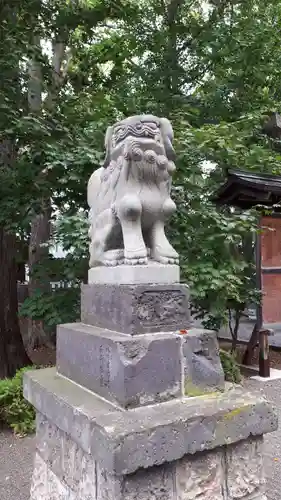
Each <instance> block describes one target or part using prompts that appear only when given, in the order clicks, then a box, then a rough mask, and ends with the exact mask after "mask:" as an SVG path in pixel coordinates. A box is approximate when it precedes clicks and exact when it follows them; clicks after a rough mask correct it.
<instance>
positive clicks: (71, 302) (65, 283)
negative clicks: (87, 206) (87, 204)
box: [20, 212, 89, 331]
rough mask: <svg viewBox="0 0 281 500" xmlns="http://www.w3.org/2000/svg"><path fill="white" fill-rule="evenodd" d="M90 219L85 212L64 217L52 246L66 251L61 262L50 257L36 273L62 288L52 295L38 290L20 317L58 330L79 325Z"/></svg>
mask: <svg viewBox="0 0 281 500" xmlns="http://www.w3.org/2000/svg"><path fill="white" fill-rule="evenodd" d="M88 227H89V226H88V220H87V217H86V214H85V213H84V212H82V213H78V214H77V215H73V216H60V217H59V218H58V219H57V221H56V223H55V224H54V228H53V236H52V239H51V241H50V242H49V243H48V245H49V247H50V248H51V249H54V248H57V247H58V246H59V247H60V249H61V250H62V251H64V252H65V257H63V258H60V259H54V258H51V257H50V258H49V259H48V260H46V261H44V262H41V263H40V264H39V265H38V266H37V267H36V269H35V270H34V275H35V276H36V279H37V280H41V281H44V280H51V281H53V282H58V286H59V287H58V288H55V289H54V290H50V291H49V292H41V291H39V290H37V291H36V292H35V293H34V294H33V295H32V296H31V297H28V298H27V299H26V300H25V301H24V303H23V304H22V306H21V308H20V315H21V316H25V317H29V318H32V319H34V320H40V321H43V322H44V325H45V328H46V329H48V330H50V331H54V329H55V327H56V325H57V324H61V323H71V322H75V321H77V320H78V319H79V317H80V285H81V282H83V281H85V280H86V279H87V271H88V258H87V248H88Z"/></svg>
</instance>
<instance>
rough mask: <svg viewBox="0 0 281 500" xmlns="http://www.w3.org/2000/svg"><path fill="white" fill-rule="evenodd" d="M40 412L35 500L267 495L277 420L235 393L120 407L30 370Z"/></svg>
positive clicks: (259, 403) (27, 383)
mask: <svg viewBox="0 0 281 500" xmlns="http://www.w3.org/2000/svg"><path fill="white" fill-rule="evenodd" d="M24 393H25V396H26V397H27V399H28V400H29V401H30V402H31V403H32V404H34V405H35V407H36V409H37V453H36V457H35V464H34V473H33V479H32V488H31V498H30V500H53V499H56V500H138V499H142V500H151V499H152V498H153V499H155V500H199V499H201V498H202V499H203V498H204V500H238V499H239V500H265V499H266V497H265V496H264V477H263V467H262V435H263V434H264V433H265V432H270V431H272V430H275V429H276V427H277V417H276V414H275V413H274V411H273V410H272V408H271V406H270V405H268V404H267V403H266V402H265V401H264V400H263V399H262V398H260V397H258V396H255V395H252V394H248V393H245V392H244V391H243V390H242V389H235V390H230V391H228V392H226V393H224V394H222V395H220V396H213V397H211V396H208V397H207V398H205V397H201V398H190V399H181V400H175V401H170V402H168V403H161V404H159V405H152V406H148V407H144V408H138V409H134V410H127V411H124V410H123V411H121V410H120V409H119V410H118V409H117V408H116V407H114V406H113V405H111V404H110V403H107V402H106V401H104V400H102V399H100V398H98V397H96V396H95V395H94V394H91V393H90V392H89V391H86V390H85V389H83V388H82V387H79V386H77V385H75V384H74V383H72V382H70V381H67V380H66V379H63V378H61V377H59V376H57V375H56V373H55V370H54V369H46V370H39V371H35V372H31V373H28V374H26V375H25V380H24Z"/></svg>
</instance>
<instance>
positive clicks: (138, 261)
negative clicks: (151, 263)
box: [124, 257, 148, 266]
mask: <svg viewBox="0 0 281 500" xmlns="http://www.w3.org/2000/svg"><path fill="white" fill-rule="evenodd" d="M147 262H148V259H147V257H141V258H133V259H132V258H130V259H125V261H124V263H125V264H127V265H128V266H137V265H140V264H147Z"/></svg>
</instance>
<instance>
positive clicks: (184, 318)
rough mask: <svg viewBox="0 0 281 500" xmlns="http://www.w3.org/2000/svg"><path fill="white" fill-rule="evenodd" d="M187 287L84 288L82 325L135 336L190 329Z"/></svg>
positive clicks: (97, 285) (132, 286)
mask: <svg viewBox="0 0 281 500" xmlns="http://www.w3.org/2000/svg"><path fill="white" fill-rule="evenodd" d="M188 296H189V294H188V287H187V286H186V285H181V284H174V285H149V284H148V285H103V284H95V285H82V293H81V321H82V322H83V323H86V324H87V325H94V326H98V327H100V328H107V329H108V330H113V331H117V332H121V333H127V334H131V335H136V334H142V333H153V332H175V331H177V330H180V329H185V328H188V327H189V326H190V313H189V303H188Z"/></svg>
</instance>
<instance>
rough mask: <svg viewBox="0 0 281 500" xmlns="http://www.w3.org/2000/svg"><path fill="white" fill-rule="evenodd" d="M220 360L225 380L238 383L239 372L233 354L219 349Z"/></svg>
mask: <svg viewBox="0 0 281 500" xmlns="http://www.w3.org/2000/svg"><path fill="white" fill-rule="evenodd" d="M220 360H221V364H222V367H223V371H224V375H225V380H227V381H228V382H233V383H234V384H239V383H240V382H241V372H240V368H239V366H238V363H237V361H236V358H235V355H234V354H231V353H230V352H228V351H225V350H224V349H220Z"/></svg>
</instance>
